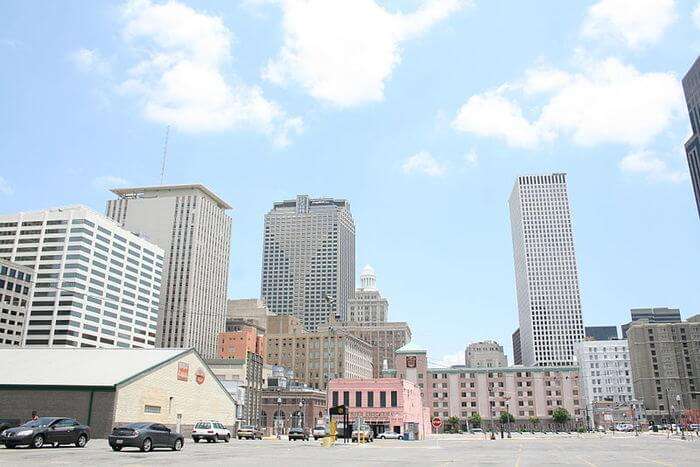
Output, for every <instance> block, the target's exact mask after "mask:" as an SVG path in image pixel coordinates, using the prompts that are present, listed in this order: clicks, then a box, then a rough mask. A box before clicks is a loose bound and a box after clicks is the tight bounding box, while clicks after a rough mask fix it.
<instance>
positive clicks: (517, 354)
mask: <svg viewBox="0 0 700 467" xmlns="http://www.w3.org/2000/svg"><path fill="white" fill-rule="evenodd" d="M511 339H512V340H513V365H522V364H523V354H522V352H521V351H520V328H518V329H516V330H515V332H514V333H513V336H512V337H511Z"/></svg>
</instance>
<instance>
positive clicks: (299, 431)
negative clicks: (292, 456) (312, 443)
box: [289, 428, 309, 441]
mask: <svg viewBox="0 0 700 467" xmlns="http://www.w3.org/2000/svg"><path fill="white" fill-rule="evenodd" d="M298 439H300V440H302V441H308V440H309V434H308V433H307V432H306V430H305V429H303V428H292V429H290V430H289V441H296V440H298Z"/></svg>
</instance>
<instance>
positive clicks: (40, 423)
mask: <svg viewBox="0 0 700 467" xmlns="http://www.w3.org/2000/svg"><path fill="white" fill-rule="evenodd" d="M54 420H56V419H55V418H52V417H41V418H37V419H36V420H29V421H28V422H27V423H25V424H24V425H22V426H26V427H29V428H39V427H45V426H49V425H50V424H51V422H53V421H54Z"/></svg>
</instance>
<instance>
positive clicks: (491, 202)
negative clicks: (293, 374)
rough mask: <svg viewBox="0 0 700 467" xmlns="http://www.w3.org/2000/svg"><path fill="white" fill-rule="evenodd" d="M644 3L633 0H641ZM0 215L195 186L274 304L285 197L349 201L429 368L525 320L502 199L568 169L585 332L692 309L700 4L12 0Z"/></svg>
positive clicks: (3, 42) (4, 38)
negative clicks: (222, 209)
mask: <svg viewBox="0 0 700 467" xmlns="http://www.w3.org/2000/svg"><path fill="white" fill-rule="evenodd" d="M632 5H633V6H632ZM2 9H3V14H2V15H1V16H0V31H1V32H0V57H1V58H2V74H0V101H1V102H2V104H3V105H2V110H1V111H0V212H15V211H20V210H33V209H42V208H46V207H50V206H59V205H65V204H74V203H83V204H86V205H89V206H91V207H93V208H95V209H96V210H98V211H103V210H104V204H105V201H106V200H107V199H109V198H110V193H109V192H108V191H107V190H106V189H107V188H111V187H113V186H119V185H142V184H143V185H148V184H156V183H158V182H159V177H160V163H161V153H162V146H163V138H164V135H165V128H166V126H167V125H169V124H170V125H171V132H170V142H169V147H168V162H167V171H166V182H167V183H190V182H201V183H204V184H206V185H207V186H209V187H210V188H211V189H212V190H214V191H215V192H216V193H218V194H219V195H220V196H222V197H223V198H224V199H226V200H227V201H228V202H229V203H230V204H232V205H233V206H234V207H235V209H234V211H233V212H232V215H233V225H234V227H233V238H232V255H231V271H230V278H229V295H230V296H231V297H255V296H257V295H258V294H259V281H260V263H261V257H260V255H261V239H262V232H261V230H262V223H263V215H264V213H265V212H266V211H267V210H269V208H270V207H271V205H272V202H273V201H276V200H281V199H287V198H291V197H294V196H295V195H296V194H297V193H306V194H310V195H312V196H331V197H339V198H341V197H342V198H347V199H349V200H350V202H351V207H352V212H353V215H354V218H355V222H356V225H357V244H356V250H357V263H356V264H357V269H358V271H359V270H360V269H361V268H362V267H363V266H364V265H365V264H367V263H369V264H371V265H372V266H373V267H374V268H375V269H376V271H377V275H378V283H379V286H380V289H381V290H382V292H383V294H384V295H386V296H387V297H388V298H389V299H390V304H391V305H390V317H391V319H393V320H402V321H403V320H405V321H408V322H409V323H410V324H411V326H412V329H413V333H414V340H415V341H416V342H418V343H420V344H423V345H425V346H426V347H428V348H429V351H430V357H431V360H434V361H439V360H444V361H449V362H454V363H457V362H458V361H459V360H460V359H461V357H460V356H459V355H460V354H461V353H462V351H463V349H464V346H465V345H466V344H467V343H468V342H470V341H474V340H478V339H485V338H492V339H497V340H499V341H501V342H502V343H503V344H504V345H505V346H506V348H507V351H508V354H509V356H510V355H511V350H510V335H511V333H512V331H513V330H514V329H515V328H516V327H517V311H516V309H517V308H516V302H515V295H514V274H513V260H512V246H511V239H510V224H509V219H508V209H507V203H506V200H507V199H508V195H509V193H510V190H511V188H512V185H513V182H514V179H515V177H516V176H517V175H519V174H527V173H540V172H567V173H568V174H569V191H570V199H571V204H572V210H573V216H574V229H575V239H576V248H577V256H578V261H579V267H580V271H581V277H580V282H581V289H582V297H583V313H584V321H585V323H586V324H589V325H594V324H620V323H622V322H625V321H626V320H627V318H628V316H629V308H630V307H641V306H651V305H656V306H676V307H680V308H681V311H682V313H683V315H684V316H690V315H692V314H695V313H698V312H700V295H699V294H698V293H697V291H698V265H699V264H700V242H699V241H698V239H700V222H699V221H698V214H697V211H696V208H695V204H694V200H693V195H692V190H691V187H690V183H689V180H688V175H687V164H686V162H685V156H684V154H683V152H682V144H683V142H684V141H685V140H686V138H687V136H688V135H689V133H690V125H689V122H688V117H687V114H686V110H685V106H684V102H683V98H682V92H681V88H680V82H679V81H680V78H681V77H682V76H683V74H684V73H685V72H686V71H687V69H688V68H689V66H690V65H691V64H692V62H693V61H694V59H695V58H696V57H697V56H698V54H699V53H700V3H698V2H697V1H676V2H674V1H672V0H634V1H629V0H601V1H589V2H561V1H551V2H546V1H536V2H535V1H532V2H526V1H499V0H489V1H483V0H474V1H472V2H470V1H459V0H444V1H429V0H428V1H422V2H421V1H408V0H407V1H401V2H379V3H374V2H372V1H370V0H353V1H352V2H338V1H330V0H323V1H320V0H319V1H310V2H296V1H291V0H290V1H285V0H279V1H274V0H270V1H264V0H257V1H254V0H248V1H243V2H239V3H234V2H231V4H230V5H229V4H226V3H223V2H214V1H186V0H182V1H178V2H174V1H172V2H168V3H164V2H156V1H153V2H149V1H132V2H84V1H74V2H71V1H66V2H60V3H58V2H39V1H35V2H32V1H26V2H5V3H4V4H3V6H2Z"/></svg>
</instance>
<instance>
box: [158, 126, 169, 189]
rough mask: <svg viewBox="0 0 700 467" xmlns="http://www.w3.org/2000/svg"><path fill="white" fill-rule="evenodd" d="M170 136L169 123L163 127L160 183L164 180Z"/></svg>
mask: <svg viewBox="0 0 700 467" xmlns="http://www.w3.org/2000/svg"><path fill="white" fill-rule="evenodd" d="M169 136H170V125H168V127H167V128H166V129H165V143H163V163H162V164H161V167H160V184H161V185H162V184H163V182H164V181H165V159H166V158H167V156H168V137H169Z"/></svg>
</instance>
